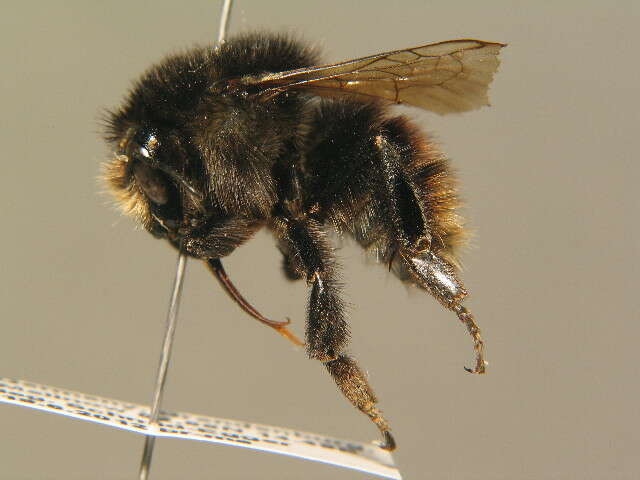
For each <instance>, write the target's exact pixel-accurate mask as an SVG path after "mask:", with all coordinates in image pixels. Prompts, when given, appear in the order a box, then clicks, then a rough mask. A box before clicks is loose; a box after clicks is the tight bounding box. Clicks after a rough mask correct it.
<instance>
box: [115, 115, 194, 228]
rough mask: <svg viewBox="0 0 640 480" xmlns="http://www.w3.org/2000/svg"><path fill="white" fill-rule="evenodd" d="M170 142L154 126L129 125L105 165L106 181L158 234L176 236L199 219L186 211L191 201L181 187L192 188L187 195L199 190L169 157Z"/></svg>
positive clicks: (126, 206) (122, 203)
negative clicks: (188, 200)
mask: <svg viewBox="0 0 640 480" xmlns="http://www.w3.org/2000/svg"><path fill="white" fill-rule="evenodd" d="M170 142H171V139H170V138H168V139H167V138H163V135H162V133H161V132H159V131H158V130H157V129H155V128H153V127H141V128H129V129H127V132H126V133H125V134H124V136H123V137H122V138H120V139H119V140H117V141H116V142H115V143H116V145H117V148H116V153H115V155H114V158H113V160H111V162H109V163H108V164H107V165H106V166H105V177H106V179H107V183H108V185H109V187H110V189H111V191H112V193H113V194H114V195H115V197H116V200H117V202H118V203H119V205H120V207H121V208H122V210H124V212H125V213H126V214H128V215H131V216H133V217H134V218H136V219H137V220H138V221H139V222H140V224H141V225H142V226H143V227H144V228H145V229H147V230H148V231H149V232H151V233H152V234H153V235H155V236H157V237H177V236H179V235H180V233H179V232H180V230H181V229H183V228H184V227H185V226H187V225H190V226H192V225H193V224H194V223H197V222H195V220H194V218H192V215H185V213H187V212H185V208H184V206H185V205H186V204H188V202H186V201H185V194H184V193H183V192H182V191H181V190H183V189H184V187H185V186H186V187H188V188H191V189H192V190H193V192H187V195H186V196H187V197H188V196H189V195H188V194H192V196H196V197H197V192H196V190H195V188H193V187H191V186H190V185H188V184H187V181H186V180H184V177H183V175H182V172H176V171H175V170H174V168H173V167H172V162H171V161H170V160H171V159H170V158H169V157H170V156H172V154H173V156H175V153H176V152H175V150H176V149H175V148H171V145H170ZM174 161H175V158H174ZM183 164H184V162H183ZM183 184H186V185H183ZM191 203H193V199H192V202H191ZM192 206H193V205H192ZM192 210H193V208H192ZM195 210H197V208H196V209H195Z"/></svg>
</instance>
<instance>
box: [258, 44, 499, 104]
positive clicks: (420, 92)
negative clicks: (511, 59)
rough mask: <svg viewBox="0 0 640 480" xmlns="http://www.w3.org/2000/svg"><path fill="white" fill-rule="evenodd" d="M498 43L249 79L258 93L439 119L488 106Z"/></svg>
mask: <svg viewBox="0 0 640 480" xmlns="http://www.w3.org/2000/svg"><path fill="white" fill-rule="evenodd" d="M504 46H505V45H504V44H501V43H491V42H483V41H480V40H453V41H448V42H441V43H433V44H430V45H424V46H422V47H415V48H407V49H406V50H396V51H394V52H387V53H381V54H378V55H372V56H370V57H364V58H359V59H356V60H350V61H347V62H343V63H336V64H333V65H324V66H320V67H309V68H301V69H298V70H290V71H286V72H280V73H270V74H266V75H263V76H262V77H258V78H253V79H252V81H250V83H251V84H253V85H255V86H258V87H259V88H260V89H261V90H262V91H263V92H277V91H283V90H289V89H303V90H307V91H309V92H310V93H313V94H315V95H320V96H329V97H337V96H344V95H346V96H349V97H355V98H361V99H367V98H368V99H383V100H388V101H390V102H393V103H402V104H408V105H413V106H416V107H420V108H424V109H425V110H431V111H433V112H436V113H440V114H444V113H451V112H464V111H467V110H473V109H476V108H479V107H481V106H483V105H488V104H489V99H488V96H487V90H488V87H489V84H490V83H491V80H492V79H493V74H494V73H495V71H496V70H497V68H498V64H499V60H498V53H499V52H500V49H501V48H502V47H504Z"/></svg>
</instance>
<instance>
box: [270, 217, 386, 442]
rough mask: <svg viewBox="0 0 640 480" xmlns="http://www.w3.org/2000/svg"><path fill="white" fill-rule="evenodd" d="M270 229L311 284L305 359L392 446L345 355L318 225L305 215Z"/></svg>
mask: <svg viewBox="0 0 640 480" xmlns="http://www.w3.org/2000/svg"><path fill="white" fill-rule="evenodd" d="M274 230H275V232H276V234H277V235H278V237H279V238H280V241H281V242H282V244H283V245H285V246H286V250H287V253H288V257H289V261H290V265H291V268H292V269H293V270H294V271H295V272H297V273H298V274H299V275H300V276H304V277H305V278H306V279H307V283H308V284H309V285H310V286H311V294H310V297H309V312H308V318H307V328H306V336H307V353H308V355H309V358H314V359H317V360H320V361H321V362H322V363H323V364H324V365H325V367H326V368H327V370H328V371H329V373H330V374H331V376H332V377H333V379H334V381H335V382H336V384H337V385H338V388H340V390H341V391H342V393H343V394H344V396H345V397H347V399H348V400H349V401H350V402H351V403H352V404H353V405H354V406H355V407H356V408H358V409H359V410H360V411H361V412H362V413H364V414H365V415H367V416H368V417H369V418H370V419H371V420H372V421H373V422H374V423H375V424H376V426H377V427H378V428H379V429H380V432H381V433H382V435H383V439H384V441H383V443H382V445H381V446H382V448H385V449H388V450H393V449H394V448H395V441H394V439H393V437H392V436H391V433H390V432H389V425H388V423H387V421H386V420H385V419H384V417H383V416H382V413H381V412H380V410H379V409H378V408H377V407H376V403H377V402H378V400H377V398H376V396H375V394H374V393H373V390H372V389H371V387H370V386H369V383H368V382H367V379H366V377H365V375H364V373H363V372H362V370H361V369H360V367H359V366H358V364H357V363H356V362H355V360H354V359H353V358H351V357H349V356H348V355H347V354H345V350H346V347H347V345H348V342H349V327H348V325H347V322H346V320H345V318H344V305H343V302H342V300H341V298H340V288H339V285H338V282H337V280H336V276H335V261H334V259H333V255H332V253H331V248H330V246H329V243H328V241H327V238H326V235H325V233H324V231H323V229H322V226H321V225H320V223H319V222H317V221H315V220H313V219H309V218H307V217H303V218H290V217H284V216H283V217H280V218H278V219H277V220H276V221H275V222H274Z"/></svg>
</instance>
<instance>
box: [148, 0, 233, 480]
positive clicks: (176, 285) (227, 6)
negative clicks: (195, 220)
mask: <svg viewBox="0 0 640 480" xmlns="http://www.w3.org/2000/svg"><path fill="white" fill-rule="evenodd" d="M232 3H233V1H232V0H225V1H224V4H223V5H222V14H221V16H220V27H219V32H218V44H220V43H222V42H224V39H225V36H226V32H227V25H228V23H229V16H230V14H231V4H232ZM186 265H187V256H186V255H185V254H184V253H183V252H180V254H179V255H178V264H177V266H176V276H175V280H174V281H173V292H172V293H171V301H170V302H169V312H168V313H167V326H166V330H165V335H164V341H163V343H162V353H161V355H160V366H159V367H158V375H157V377H156V388H155V391H154V394H153V402H152V404H151V412H150V413H149V426H151V425H153V424H156V423H157V422H158V415H159V413H160V406H161V404H162V396H163V394H164V384H165V381H166V379H167V370H168V368H169V361H170V359H171V348H172V346H173V337H174V334H175V331H176V325H177V321H178V308H179V307H180V297H181V296H182V285H183V283H184V272H185V267H186ZM155 441H156V437H155V436H153V435H147V436H146V438H145V441H144V451H143V452H142V459H141V461H140V472H139V478H140V480H147V478H148V476H149V469H150V468H151V459H152V457H153V448H154V446H155Z"/></svg>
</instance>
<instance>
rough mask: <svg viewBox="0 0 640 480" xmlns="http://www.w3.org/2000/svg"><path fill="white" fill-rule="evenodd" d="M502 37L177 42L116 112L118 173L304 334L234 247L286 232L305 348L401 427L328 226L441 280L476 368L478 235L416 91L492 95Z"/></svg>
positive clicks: (358, 403)
mask: <svg viewBox="0 0 640 480" xmlns="http://www.w3.org/2000/svg"><path fill="white" fill-rule="evenodd" d="M503 46H504V45H503V44H500V43H491V42H483V41H478V40H454V41H448V42H441V43H434V44H430V45H425V46H421V47H416V48H408V49H404V50H397V51H392V52H387V53H382V54H378V55H372V56H369V57H364V58H360V59H356V60H350V61H346V62H341V63H336V64H331V65H321V66H317V65H318V63H319V62H318V55H317V52H316V51H315V50H313V49H311V48H308V47H306V46H305V45H303V44H302V43H300V42H298V41H296V40H293V39H291V38H289V37H287V36H283V35H272V34H264V33H260V34H248V35H243V36H238V37H236V38H232V39H230V40H228V41H227V42H226V43H223V44H221V45H219V46H217V47H215V48H214V47H198V48H194V49H191V50H188V51H186V52H183V53H180V54H177V55H173V56H170V57H168V58H166V59H165V60H163V61H162V62H160V63H159V64H157V65H156V66H153V67H151V68H150V69H149V70H147V72H146V73H144V74H143V75H142V77H141V78H140V79H139V80H138V81H137V82H136V83H135V85H134V86H133V88H132V90H131V91H130V92H129V95H128V97H127V99H126V101H125V102H124V105H123V106H122V107H121V108H119V109H117V110H115V111H113V112H110V113H109V115H108V119H107V141H108V143H109V144H110V145H111V147H112V149H113V150H114V152H115V153H114V157H113V159H112V160H111V161H110V162H109V163H107V164H106V166H105V177H106V181H107V183H108V185H109V186H110V189H111V191H112V192H113V194H114V195H115V198H116V199H117V202H118V203H119V205H120V206H121V207H122V209H123V210H124V211H125V212H126V213H127V214H130V215H132V216H133V217H134V218H136V219H137V220H138V222H140V223H141V224H142V225H143V226H144V228H145V229H146V230H147V231H149V232H150V233H151V234H152V235H153V236H155V237H157V238H162V239H166V240H168V241H169V242H170V243H171V244H172V245H173V246H174V247H175V248H177V249H179V250H180V251H181V252H184V253H186V254H187V255H189V256H191V257H195V258H198V259H201V260H203V261H204V262H206V263H207V265H208V266H209V267H210V269H211V270H212V271H213V273H214V274H215V276H216V277H217V278H218V280H219V281H220V282H221V284H222V285H223V286H224V288H225V289H226V291H227V292H228V293H229V294H230V295H231V296H232V298H234V299H235V300H236V301H237V302H238V303H239V304H240V306H241V307H242V308H243V309H244V310H245V311H247V312H248V313H249V314H251V315H252V316H254V317H255V318H257V319H258V320H260V321H262V322H263V323H266V324H268V325H269V326H271V327H273V328H275V329H276V330H278V331H279V332H280V333H282V334H283V335H284V336H286V337H288V338H289V339H290V340H292V341H294V342H296V343H302V342H300V341H299V340H298V339H297V338H296V337H295V336H294V335H293V334H292V333H291V332H290V331H289V330H288V329H287V322H276V321H273V320H269V319H267V318H265V317H263V316H262V315H260V313H259V312H258V311H257V310H256V309H254V308H253V307H252V306H251V305H250V304H249V303H248V302H247V301H246V300H245V299H244V298H243V297H242V295H241V294H240V293H239V292H238V291H237V289H236V288H235V287H234V286H233V284H232V283H231V280H230V279H229V278H228V276H227V275H226V272H225V271H224V268H223V266H222V262H221V258H222V257H225V256H227V255H229V254H231V253H232V252H233V251H234V250H235V249H236V248H237V247H238V246H239V245H241V244H243V243H244V242H246V241H247V240H249V239H250V238H251V237H252V236H253V235H254V234H255V233H256V232H257V231H258V230H260V229H262V228H268V229H269V230H271V232H273V234H274V236H275V238H276V240H277V243H278V247H279V249H280V251H281V252H282V256H283V267H284V272H285V274H286V276H287V277H288V278H290V279H305V280H306V282H307V283H308V285H309V287H310V296H309V303H308V318H307V324H306V341H305V346H306V350H307V353H308V355H309V357H310V358H312V359H316V360H319V361H320V362H322V363H323V364H324V365H325V367H326V369H327V370H328V372H329V374H330V375H331V376H332V377H333V379H334V380H335V382H336V384H337V386H338V388H339V389H340V390H341V391H342V393H343V394H344V395H345V397H346V398H347V399H348V400H349V401H350V402H351V403H352V404H353V405H354V406H355V407H357V408H358V409H359V410H360V411H361V412H363V413H364V414H366V415H367V416H368V417H369V418H370V419H371V420H372V421H373V422H374V423H375V424H376V425H377V427H378V428H379V430H380V432H381V433H382V437H383V443H382V445H381V446H382V447H383V448H386V449H389V450H392V449H394V448H395V441H394V439H393V437H392V435H391V433H390V427H389V424H388V423H387V421H386V420H385V418H384V417H383V415H382V413H381V411H380V410H379V409H378V407H377V399H376V397H375V395H374V393H373V390H372V389H371V387H370V386H369V383H368V381H367V379H366V377H365V375H364V373H363V371H362V369H361V368H360V367H359V366H358V364H357V363H356V361H355V360H354V359H353V357H351V356H349V355H348V354H347V353H346V351H347V346H348V341H349V327H348V325H347V321H346V318H345V314H344V305H343V302H342V300H341V291H340V285H339V283H338V272H337V267H336V263H335V261H334V256H333V253H332V246H331V244H330V241H329V238H328V232H329V230H331V229H333V230H335V231H336V232H337V233H338V234H340V235H348V236H351V237H352V238H354V239H355V241H356V242H357V243H358V244H360V245H361V246H362V247H363V248H365V249H366V250H368V251H370V252H372V253H373V254H374V255H375V256H376V258H377V259H378V260H379V261H380V262H381V263H383V264H385V265H388V267H389V269H390V270H391V271H393V273H394V274H395V275H396V276H397V277H398V278H399V279H401V280H402V281H405V282H409V283H412V284H415V285H416V286H417V287H419V288H420V289H422V290H425V291H426V292H428V293H430V294H431V295H432V296H433V297H435V298H436V300H438V301H439V302H440V303H441V304H442V305H443V306H444V307H445V308H447V309H449V310H451V311H453V312H454V313H455V314H456V315H457V317H458V318H459V319H460V321H461V322H462V323H463V324H464V325H465V326H466V327H467V329H468V330H469V332H470V334H471V336H472V338H473V341H474V346H475V350H476V364H475V367H474V368H473V369H468V370H469V371H471V372H474V373H484V371H485V361H484V359H483V342H482V339H481V337H480V329H479V328H478V326H477V325H476V322H475V320H474V317H473V315H472V314H471V313H470V312H469V310H467V309H466V308H465V307H464V306H463V305H462V301H463V299H464V298H465V296H466V295H467V291H466V290H465V288H464V286H463V284H462V282H461V280H460V278H459V274H458V270H459V268H458V262H457V257H456V251H457V249H458V247H459V246H460V245H462V244H463V243H464V241H465V229H464V226H463V221H462V219H461V217H460V216H459V214H458V207H459V199H458V196H457V193H456V182H455V179H454V177H453V176H452V173H451V170H450V166H449V161H448V160H447V158H446V157H445V156H444V155H443V154H442V153H441V152H439V151H438V149H437V148H436V147H435V146H434V144H433V143H432V142H431V141H430V140H429V138H428V137H427V136H426V135H425V134H424V133H423V132H422V131H420V129H419V128H417V127H416V126H415V125H414V124H413V123H412V122H411V120H409V119H408V118H405V117H403V116H397V115H393V114H391V113H390V112H389V105H392V104H406V105H412V106H415V107H419V108H423V109H426V110H430V111H434V112H436V113H439V114H445V113H450V112H463V111H467V110H472V109H475V108H479V107H481V106H483V105H486V104H488V100H487V89H488V85H489V83H490V82H491V80H492V78H493V74H494V73H495V71H496V69H497V67H498V54H499V51H500V49H501V48H502V47H503Z"/></svg>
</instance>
